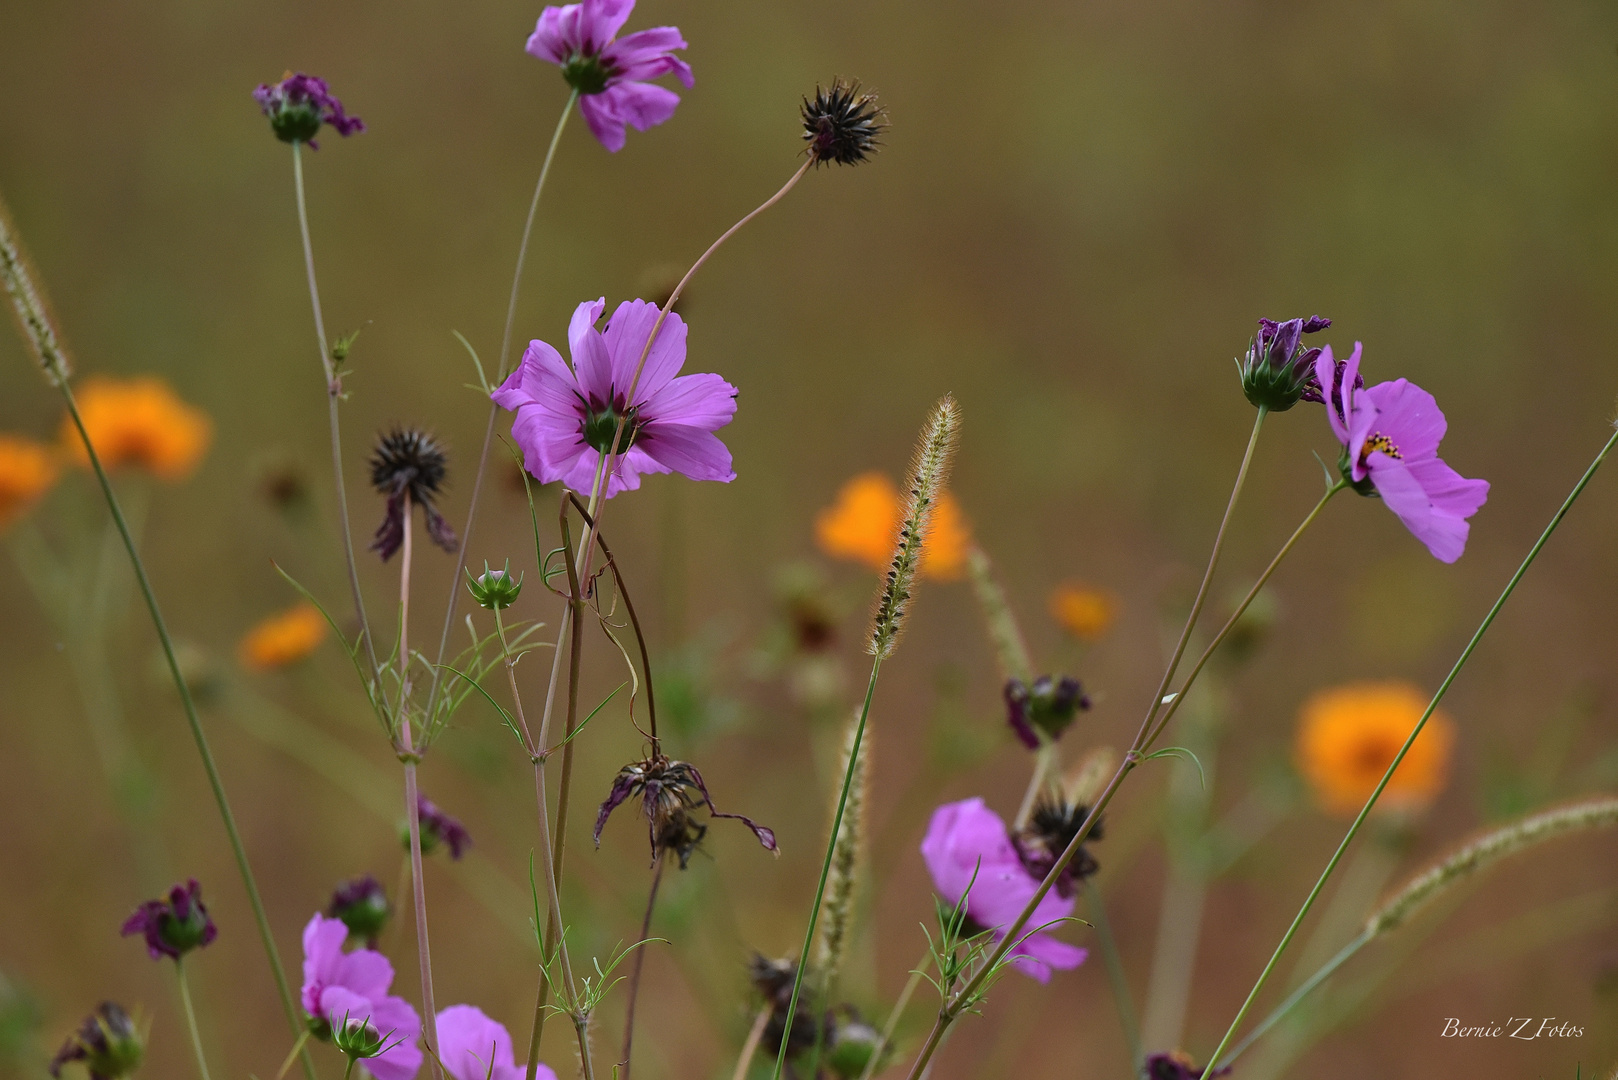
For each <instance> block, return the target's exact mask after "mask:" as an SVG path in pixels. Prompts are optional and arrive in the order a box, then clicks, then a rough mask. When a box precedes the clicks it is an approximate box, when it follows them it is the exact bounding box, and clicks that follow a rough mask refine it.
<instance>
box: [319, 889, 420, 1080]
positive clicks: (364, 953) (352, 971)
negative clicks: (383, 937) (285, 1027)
mask: <svg viewBox="0 0 1618 1080" xmlns="http://www.w3.org/2000/svg"><path fill="white" fill-rule="evenodd" d="M347 940H348V927H347V926H345V925H343V922H342V920H341V919H328V918H326V917H325V916H324V915H318V914H317V915H316V916H315V917H314V918H312V919H310V920H309V925H308V926H305V927H304V928H303V998H302V1000H303V1008H304V1011H305V1012H306V1013H308V1014H309V1016H310V1017H311V1018H312V1019H314V1020H315V1021H317V1022H319V1023H321V1024H323V1025H324V1026H325V1028H326V1030H327V1031H328V1032H329V1031H330V1030H331V1029H332V1028H336V1027H338V1026H340V1025H342V1024H344V1023H351V1024H360V1023H364V1024H369V1025H370V1026H371V1027H372V1028H373V1029H375V1031H376V1033H377V1034H378V1035H380V1036H381V1037H382V1041H383V1044H384V1045H385V1046H386V1047H387V1049H385V1050H383V1052H382V1053H381V1054H379V1055H377V1056H376V1057H373V1058H366V1059H365V1068H366V1069H368V1070H370V1073H371V1075H372V1076H374V1077H376V1080H412V1078H413V1077H414V1076H415V1075H416V1071H417V1070H418V1069H420V1068H421V1056H422V1055H421V1048H420V1047H419V1046H417V1045H416V1038H417V1036H419V1035H420V1034H421V1017H419V1016H417V1015H416V1010H415V1008H414V1007H413V1006H412V1005H411V1004H410V1002H408V1001H406V1000H405V999H404V998H401V997H394V996H392V995H391V994H389V993H388V989H389V987H391V986H392V985H393V965H392V964H390V963H389V962H388V958H387V957H385V956H383V955H382V954H381V953H379V952H375V951H373V950H371V949H355V950H354V951H353V952H347V953H345V952H344V951H343V942H345V941H347Z"/></svg>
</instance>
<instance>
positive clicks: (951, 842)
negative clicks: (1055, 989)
mask: <svg viewBox="0 0 1618 1080" xmlns="http://www.w3.org/2000/svg"><path fill="white" fill-rule="evenodd" d="M921 856H922V858H923V859H924V860H926V862H927V870H928V872H929V873H930V874H932V877H933V886H934V887H935V888H936V889H937V890H938V894H939V895H940V896H942V897H943V898H944V900H945V901H946V902H948V903H950V904H956V903H959V902H960V899H961V897H962V896H963V895H964V896H966V898H967V899H966V916H967V918H968V919H970V920H972V922H974V923H976V924H977V925H978V926H980V927H982V928H984V929H986V930H992V931H994V936H995V938H996V940H999V939H1000V938H1003V937H1004V936H1005V929H1006V927H1008V926H1010V925H1011V924H1012V923H1013V922H1015V921H1016V919H1017V916H1018V915H1019V914H1021V913H1022V909H1023V907H1024V905H1026V904H1027V903H1028V901H1029V900H1031V899H1033V896H1034V893H1035V892H1036V891H1037V890H1038V889H1039V879H1038V878H1036V877H1034V876H1033V875H1032V874H1030V873H1029V872H1028V870H1027V869H1026V868H1025V867H1024V866H1023V863H1022V859H1021V858H1020V857H1019V856H1018V854H1017V849H1016V847H1015V846H1013V844H1012V842H1011V837H1010V836H1009V835H1008V834H1007V833H1006V823H1005V822H1004V821H1002V820H1001V818H1000V815H999V814H996V813H995V812H994V811H993V810H990V809H989V808H988V807H987V806H985V805H984V804H983V800H982V799H966V800H964V801H962V802H956V803H946V804H945V805H943V806H940V807H939V808H938V809H937V810H934V811H933V817H932V821H931V822H929V823H928V825H927V836H926V838H925V839H924V840H922V842H921ZM968 889H970V890H971V891H970V893H968ZM1074 902H1075V901H1074V900H1073V898H1072V897H1067V898H1063V897H1062V896H1059V895H1058V894H1057V892H1056V891H1055V890H1054V889H1053V890H1052V891H1050V892H1048V893H1046V894H1045V896H1044V898H1043V899H1041V900H1040V902H1039V903H1038V905H1036V906H1035V908H1034V914H1033V916H1032V917H1031V918H1030V919H1029V920H1028V924H1027V926H1026V927H1024V929H1023V931H1022V932H1023V935H1024V937H1023V940H1021V941H1020V942H1018V943H1017V945H1016V946H1015V947H1014V948H1013V949H1012V950H1011V952H1010V954H1009V955H1010V956H1011V957H1012V963H1013V964H1014V965H1015V966H1016V967H1017V969H1018V970H1019V971H1021V972H1022V973H1023V974H1025V975H1028V976H1030V977H1032V978H1035V979H1038V980H1039V981H1040V982H1042V983H1043V982H1049V981H1050V978H1051V972H1052V971H1053V970H1056V971H1067V970H1070V969H1072V968H1076V967H1078V966H1079V965H1080V964H1082V963H1084V958H1085V956H1086V955H1088V954H1087V952H1086V951H1085V950H1084V949H1081V948H1079V947H1078V946H1076V945H1069V944H1068V943H1067V942H1065V941H1058V940H1057V939H1056V938H1054V937H1052V936H1051V935H1050V934H1048V933H1045V932H1043V931H1039V930H1037V928H1038V927H1041V926H1045V925H1047V924H1049V923H1052V922H1055V921H1056V920H1058V919H1062V918H1066V917H1067V916H1068V915H1069V914H1071V913H1072V911H1073V905H1074ZM1030 930H1034V931H1035V932H1033V933H1029V931H1030Z"/></svg>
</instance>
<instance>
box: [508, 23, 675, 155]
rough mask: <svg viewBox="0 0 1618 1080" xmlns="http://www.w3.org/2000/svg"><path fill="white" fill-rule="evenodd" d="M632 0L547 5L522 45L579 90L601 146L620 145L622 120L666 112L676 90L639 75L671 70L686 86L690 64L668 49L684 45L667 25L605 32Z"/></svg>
mask: <svg viewBox="0 0 1618 1080" xmlns="http://www.w3.org/2000/svg"><path fill="white" fill-rule="evenodd" d="M633 10H635V0H584V2H583V3H581V4H568V5H567V6H566V7H548V8H546V9H545V10H544V11H543V12H541V13H540V16H539V25H538V26H537V27H535V29H534V32H533V34H532V36H530V37H529V39H528V47H527V48H528V52H529V53H530V54H531V55H533V56H537V57H539V58H540V59H541V60H549V61H550V62H551V63H553V64H559V65H561V68H562V78H564V79H566V80H567V83H568V85H569V86H571V87H573V89H575V90H577V91H578V92H579V111H580V112H581V113H583V114H584V122H585V123H587V124H589V125H590V131H591V133H592V134H594V135H595V137H596V138H597V139H598V140H600V142H601V145H602V146H605V147H606V148H607V149H608V150H611V151H613V152H615V153H616V152H617V151H619V150H622V149H623V148H624V127H625V125H628V126H630V127H633V128H634V129H635V130H636V131H645V130H647V129H648V128H653V127H656V126H657V125H658V124H661V123H662V122H663V121H665V120H667V119H668V118H669V117H671V116H673V115H674V108H675V106H677V105H679V104H680V95H679V94H676V93H675V92H674V91H673V90H667V89H664V88H663V87H661V86H653V85H652V84H651V83H649V82H646V81H645V80H647V79H655V78H657V77H658V76H659V75H668V74H670V73H672V74H673V75H674V76H675V77H676V78H678V79H679V80H680V81H681V82H682V83H684V84H685V85H686V88H687V89H690V87H691V83H692V78H691V67H690V65H688V64H687V63H686V62H685V61H684V60H681V59H679V58H678V57H676V56H675V55H674V50H675V49H683V48H685V47H686V44H685V39H684V38H682V37H681V36H680V31H679V30H677V29H676V28H674V27H672V26H659V27H655V28H653V29H651V30H638V31H636V32H635V33H633V34H630V35H629V36H628V37H625V38H623V39H622V40H620V41H614V40H613V36H614V35H615V34H617V33H618V31H619V30H620V29H622V28H623V25H624V23H625V22H627V21H629V13H630V12H631V11H633Z"/></svg>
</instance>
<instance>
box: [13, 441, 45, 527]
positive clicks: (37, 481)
mask: <svg viewBox="0 0 1618 1080" xmlns="http://www.w3.org/2000/svg"><path fill="white" fill-rule="evenodd" d="M56 471H57V470H56V455H55V454H53V453H51V449H50V447H48V446H44V445H42V444H40V443H37V442H35V441H34V440H32V439H25V438H23V437H21V436H20V435H0V529H5V528H8V527H9V526H10V525H11V523H12V522H14V521H16V520H17V519H18V518H20V517H22V516H23V515H24V514H26V513H27V512H28V511H29V510H30V509H32V508H33V505H34V503H36V502H38V501H39V499H40V497H41V496H42V495H44V494H45V492H47V491H49V490H50V488H51V485H52V484H54V483H56Z"/></svg>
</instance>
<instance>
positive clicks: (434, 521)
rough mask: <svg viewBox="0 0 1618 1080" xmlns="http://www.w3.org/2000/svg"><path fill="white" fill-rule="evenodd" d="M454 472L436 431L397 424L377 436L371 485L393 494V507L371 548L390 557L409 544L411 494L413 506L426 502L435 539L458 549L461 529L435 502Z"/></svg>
mask: <svg viewBox="0 0 1618 1080" xmlns="http://www.w3.org/2000/svg"><path fill="white" fill-rule="evenodd" d="M448 472H449V455H448V454H447V453H445V452H444V447H443V445H442V444H441V443H439V441H438V440H437V439H435V438H433V436H431V435H429V434H428V433H427V432H425V431H421V430H419V429H417V428H407V427H395V428H394V429H393V430H392V431H389V432H388V433H387V434H385V435H382V436H381V437H379V438H378V439H377V441H376V449H375V450H374V451H372V453H371V486H372V487H373V488H375V489H376V493H377V494H378V495H381V496H382V497H383V498H385V499H387V511H386V513H384V514H383V517H382V524H381V525H378V526H377V529H376V536H375V537H374V538H373V539H372V540H371V550H372V551H374V552H376V553H377V554H378V555H380V556H382V561H383V562H387V561H388V560H389V559H391V558H392V557H393V553H394V552H396V551H398V550H399V547H400V545H402V544H403V543H404V534H405V528H406V527H407V526H408V525H409V522H407V521H406V520H405V496H407V495H408V496H409V498H410V502H409V505H410V506H411V507H412V508H414V507H417V506H419V507H421V515H422V521H423V522H424V523H425V524H426V526H427V535H428V536H429V537H431V538H432V541H433V543H435V544H437V545H438V546H439V547H441V548H443V549H444V550H445V551H449V552H453V551H455V546H456V540H455V530H454V529H452V528H450V524H449V522H447V521H445V520H444V515H442V514H440V513H439V512H438V507H437V506H436V505H435V502H436V500H437V498H438V492H439V489H440V488H442V487H443V484H444V477H445V476H446V475H447V474H448Z"/></svg>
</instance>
